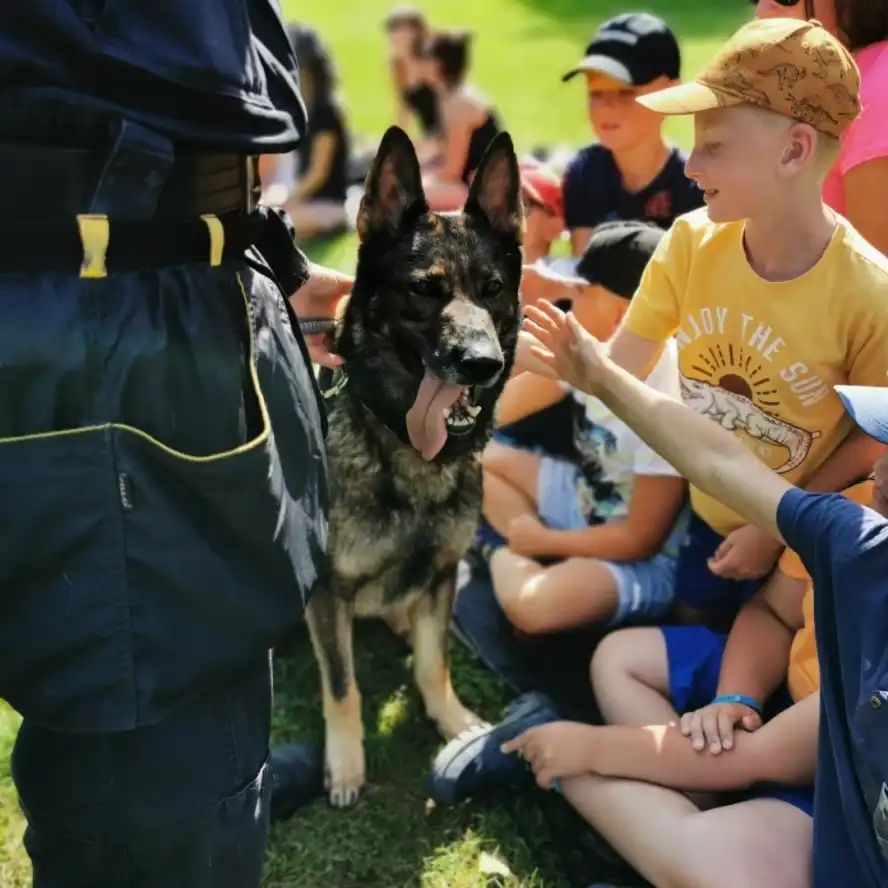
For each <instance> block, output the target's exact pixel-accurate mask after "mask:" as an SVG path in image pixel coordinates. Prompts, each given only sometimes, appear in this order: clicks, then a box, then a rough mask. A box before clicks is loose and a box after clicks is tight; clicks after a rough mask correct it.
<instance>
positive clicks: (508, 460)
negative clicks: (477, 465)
mask: <svg viewBox="0 0 888 888" xmlns="http://www.w3.org/2000/svg"><path fill="white" fill-rule="evenodd" d="M514 456H515V448H514V447H509V445H508V444H501V443H500V442H499V441H491V442H490V443H489V444H488V445H487V446H486V447H485V448H484V453H483V454H482V456H481V467H482V469H484V471H485V472H490V473H491V474H493V475H500V476H502V475H504V474H508V472H509V468H510V467H511V464H512V462H513V461H514Z"/></svg>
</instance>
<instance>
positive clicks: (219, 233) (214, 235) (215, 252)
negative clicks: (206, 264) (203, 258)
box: [200, 213, 225, 266]
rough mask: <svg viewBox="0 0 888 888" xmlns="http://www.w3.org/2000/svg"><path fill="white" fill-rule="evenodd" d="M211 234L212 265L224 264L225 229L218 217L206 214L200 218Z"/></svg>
mask: <svg viewBox="0 0 888 888" xmlns="http://www.w3.org/2000/svg"><path fill="white" fill-rule="evenodd" d="M200 218H201V219H203V221H204V224H205V225H206V226H207V231H209V232H210V265H213V266H215V265H221V264H222V251H223V250H224V249H225V227H224V226H223V225H222V223H221V222H220V221H219V217H218V216H214V215H213V214H212V213H205V214H204V215H203V216H201V217H200Z"/></svg>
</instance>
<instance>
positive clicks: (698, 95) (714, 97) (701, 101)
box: [635, 80, 743, 114]
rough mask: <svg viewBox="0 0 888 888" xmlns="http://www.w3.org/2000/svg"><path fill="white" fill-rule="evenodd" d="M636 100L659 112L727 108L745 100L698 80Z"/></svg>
mask: <svg viewBox="0 0 888 888" xmlns="http://www.w3.org/2000/svg"><path fill="white" fill-rule="evenodd" d="M635 101H636V102H638V103H640V104H642V105H644V106H645V108H650V109H651V111H656V112H657V113H658V114H696V113H697V112H698V111H709V110H711V109H712V108H725V107H727V106H728V105H739V104H741V103H742V102H743V100H742V99H739V98H737V97H736V96H733V95H730V94H729V93H725V92H722V91H721V90H716V89H713V88H712V87H710V86H706V84H704V83H700V82H699V81H696V80H695V81H693V82H692V83H681V84H679V85H678V86H670V87H667V88H666V89H660V90H657V92H653V93H649V94H648V95H646V96H637V97H636V99H635Z"/></svg>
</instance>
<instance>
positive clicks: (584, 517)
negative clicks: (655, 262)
mask: <svg viewBox="0 0 888 888" xmlns="http://www.w3.org/2000/svg"><path fill="white" fill-rule="evenodd" d="M661 237H662V231H661V230H660V229H659V228H657V227H656V226H652V225H645V224H644V223H640V222H617V223H611V224H608V225H603V226H600V227H599V228H598V229H597V230H596V231H595V232H594V233H593V235H592V238H591V239H590V241H589V244H588V246H587V248H586V252H585V253H584V255H583V258H582V260H581V261H580V263H579V266H578V273H579V275H580V276H581V277H583V278H584V279H585V280H587V281H588V282H589V285H588V286H587V287H585V288H584V289H585V292H584V293H583V294H582V295H579V296H578V298H577V299H576V300H575V301H574V308H575V311H576V312H577V315H578V317H579V318H580V320H581V322H582V323H583V324H584V325H585V326H586V327H587V328H588V329H589V330H591V331H593V332H595V331H597V335H600V336H603V337H605V338H606V337H608V336H610V334H611V333H612V332H613V331H614V330H615V329H616V327H617V326H618V325H619V323H620V319H621V318H622V316H623V314H624V312H625V311H626V309H627V307H628V305H629V300H630V299H631V298H632V293H633V291H634V290H635V287H636V285H637V283H638V280H639V279H640V277H641V274H642V271H643V269H644V266H645V264H646V262H647V260H648V259H649V257H650V256H651V254H652V253H653V251H654V249H655V248H656V245H657V243H658V241H659V239H660V238H661ZM649 384H650V385H652V386H654V387H655V388H657V389H658V390H659V391H663V392H667V393H669V394H671V395H672V396H673V397H675V398H678V377H677V365H676V355H675V351H674V349H672V348H667V349H666V350H665V351H664V353H663V357H662V359H661V361H660V363H659V365H658V367H657V368H656V370H655V371H654V372H653V373H652V375H651V377H650V378H649ZM569 392H570V390H569V389H567V388H565V387H564V386H562V385H561V384H559V383H558V382H556V381H555V380H550V379H543V378H541V377H538V376H535V375H533V374H526V373H525V374H522V375H519V376H517V377H515V378H514V379H512V380H511V381H510V382H509V384H508V386H507V388H506V391H505V392H504V394H503V396H502V398H501V399H500V402H499V405H498V417H497V418H498V422H499V423H501V424H503V423H510V422H514V421H515V420H517V419H519V418H520V417H522V416H525V415H527V414H529V413H533V412H535V411H537V410H542V409H545V408H546V407H548V406H550V405H552V404H555V403H556V402H558V401H560V400H561V399H563V398H564V397H565V395H566V393H569ZM571 396H572V398H573V400H574V445H575V450H576V456H577V460H576V461H568V460H565V459H561V458H556V457H553V456H549V455H544V454H538V453H531V452H528V451H526V450H520V449H518V448H516V447H512V446H510V445H508V444H505V443H502V442H500V441H496V440H495V441H492V442H491V443H490V444H489V445H488V447H487V449H486V451H485V454H484V505H483V513H484V517H485V519H486V520H487V523H488V524H489V525H490V527H491V528H492V529H493V530H494V531H496V533H498V534H499V535H500V536H501V537H502V539H503V540H505V541H507V543H508V545H507V546H504V545H501V546H499V547H496V546H495V544H494V543H493V542H492V540H493V537H492V536H491V538H490V540H491V541H490V542H489V543H488V545H487V546H486V551H485V552H484V555H485V557H487V558H488V560H489V565H490V571H491V576H492V580H493V587H494V592H495V594H496V597H497V600H498V601H499V603H500V606H501V607H502V609H503V611H504V613H505V614H506V616H507V617H508V618H509V620H510V621H511V622H512V623H513V624H514V625H515V626H516V628H518V629H519V630H522V631H524V632H528V633H540V632H554V631H557V630H562V629H567V628H570V627H572V626H577V625H581V624H585V623H590V622H602V623H607V624H611V625H616V624H622V623H626V622H631V621H636V620H642V619H644V620H654V619H657V618H659V617H661V616H663V614H665V613H666V611H667V610H669V608H670V606H671V604H672V589H673V572H674V565H675V560H676V556H677V554H678V548H679V545H680V542H681V539H682V535H683V532H684V527H683V521H682V520H677V516H678V515H679V513H680V511H681V507H682V504H683V501H684V497H685V484H684V481H683V480H682V479H681V478H680V477H679V476H678V474H677V473H676V472H675V471H674V470H673V469H672V467H671V466H670V465H669V464H668V463H666V462H665V461H664V460H661V459H660V458H659V457H657V456H656V455H655V454H654V453H653V452H652V451H651V450H650V448H648V447H647V446H646V445H645V444H644V442H642V441H641V439H640V438H638V437H637V436H636V435H634V434H633V433H632V432H630V431H629V429H628V428H627V427H626V426H625V425H624V424H623V423H621V422H620V421H619V420H617V419H616V417H614V416H613V414H612V413H610V411H608V410H607V409H606V408H605V407H604V405H602V404H601V403H600V402H599V401H598V400H596V399H595V398H590V397H588V396H586V395H585V394H582V393H580V392H572V393H571ZM494 549H496V550H495V551H494ZM541 559H559V560H560V563H558V564H555V565H554V566H545V565H544V564H543V563H542V562H541Z"/></svg>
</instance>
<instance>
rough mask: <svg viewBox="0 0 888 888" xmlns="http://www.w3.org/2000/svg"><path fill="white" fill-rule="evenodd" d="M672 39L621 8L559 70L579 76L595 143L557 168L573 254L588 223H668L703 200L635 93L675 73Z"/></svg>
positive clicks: (677, 60) (658, 24)
mask: <svg viewBox="0 0 888 888" xmlns="http://www.w3.org/2000/svg"><path fill="white" fill-rule="evenodd" d="M680 69H681V54H680V52H679V48H678V41H677V40H676V39H675V35H674V34H673V33H672V31H671V30H670V29H669V26H668V25H667V24H666V22H664V21H663V20H662V19H661V18H658V17H657V16H654V15H651V14H649V13H638V12H632V13H624V14H622V15H618V16H616V17H614V18H612V19H609V20H608V21H606V22H604V24H602V25H601V27H600V28H599V29H598V31H597V33H596V34H595V35H594V37H593V38H592V40H591V42H590V43H589V45H588V46H587V47H586V54H585V57H584V58H583V60H582V61H581V62H580V63H579V65H577V66H576V67H575V68H573V69H572V70H571V71H569V72H568V73H567V74H565V75H564V80H565V81H567V80H570V79H571V78H573V77H575V76H576V75H577V74H579V73H582V74H584V75H585V78H586V91H587V101H588V113H589V121H590V123H591V125H592V130H593V132H594V133H595V136H596V138H597V139H598V142H597V143H596V144H594V145H589V146H588V147H586V148H583V149H582V150H581V151H580V152H579V153H578V154H577V155H576V156H575V157H574V159H573V160H572V161H571V162H570V164H569V165H568V167H567V169H566V171H565V174H564V206H565V218H566V220H567V227H568V228H569V229H570V233H571V244H572V251H573V254H574V256H580V255H581V254H582V252H583V248H584V247H585V246H586V242H587V241H588V239H589V235H590V234H591V233H592V229H593V228H595V227H596V226H597V225H599V224H601V223H602V222H607V221H609V220H612V219H639V220H643V221H647V222H655V223H656V224H658V225H660V226H662V227H663V228H668V227H669V226H670V225H671V224H672V222H673V220H674V219H675V218H676V216H679V215H681V214H682V213H686V212H688V211H689V210H693V209H696V208H697V207H699V206H702V204H703V194H702V192H701V191H700V189H699V188H698V187H697V185H696V183H695V182H693V181H692V180H690V179H689V178H688V177H687V176H686V175H685V171H684V165H685V161H686V159H687V158H686V156H685V155H684V153H683V152H681V151H680V150H679V149H678V148H676V147H674V146H672V145H670V144H669V143H667V142H666V140H665V139H664V138H663V134H662V128H663V118H662V117H661V116H660V115H659V114H654V113H653V112H652V111H649V110H648V109H647V108H644V107H642V106H641V105H639V104H638V103H637V102H636V101H635V99H636V97H637V96H642V95H646V94H648V93H651V92H654V91H656V90H658V89H662V88H663V87H665V86H668V85H669V84H671V83H674V82H675V81H676V80H677V79H678V77H679V76H680Z"/></svg>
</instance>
